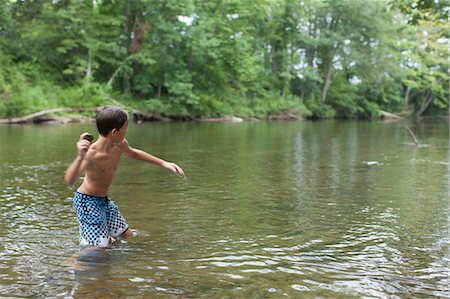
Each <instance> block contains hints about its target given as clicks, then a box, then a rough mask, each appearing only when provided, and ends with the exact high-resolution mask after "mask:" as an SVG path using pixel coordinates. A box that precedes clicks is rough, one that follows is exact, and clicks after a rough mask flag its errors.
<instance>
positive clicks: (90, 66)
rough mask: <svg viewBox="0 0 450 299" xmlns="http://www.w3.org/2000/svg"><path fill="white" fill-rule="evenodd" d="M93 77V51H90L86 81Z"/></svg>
mask: <svg viewBox="0 0 450 299" xmlns="http://www.w3.org/2000/svg"><path fill="white" fill-rule="evenodd" d="M91 77H92V50H91V49H89V50H88V61H87V66H86V77H85V79H86V81H89V80H90V79H91Z"/></svg>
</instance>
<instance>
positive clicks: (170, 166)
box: [164, 162, 185, 177]
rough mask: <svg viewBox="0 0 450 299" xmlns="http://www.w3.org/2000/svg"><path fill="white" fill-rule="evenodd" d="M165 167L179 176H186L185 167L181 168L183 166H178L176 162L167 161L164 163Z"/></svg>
mask: <svg viewBox="0 0 450 299" xmlns="http://www.w3.org/2000/svg"><path fill="white" fill-rule="evenodd" d="M164 167H165V168H166V169H168V170H170V171H172V172H173V173H174V174H176V175H177V176H180V177H184V176H185V175H184V171H183V169H181V167H180V166H178V165H177V164H175V163H171V162H166V163H165V165H164Z"/></svg>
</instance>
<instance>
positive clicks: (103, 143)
mask: <svg viewBox="0 0 450 299" xmlns="http://www.w3.org/2000/svg"><path fill="white" fill-rule="evenodd" d="M96 143H97V145H98V146H99V147H100V148H101V149H103V150H106V151H108V150H110V149H111V148H112V147H113V146H114V145H116V143H115V142H114V140H113V138H112V137H111V136H110V135H108V136H106V137H105V136H103V135H100V136H99V138H98V140H97V142H96Z"/></svg>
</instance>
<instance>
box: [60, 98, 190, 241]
mask: <svg viewBox="0 0 450 299" xmlns="http://www.w3.org/2000/svg"><path fill="white" fill-rule="evenodd" d="M96 122H97V129H98V132H99V133H100V135H99V138H98V140H97V141H96V142H94V143H93V144H91V142H90V141H89V140H86V139H83V138H82V137H80V140H79V141H78V142H77V149H78V155H77V157H76V158H75V160H74V161H73V162H72V164H71V165H70V166H69V168H68V169H67V171H66V173H65V175H64V180H65V181H66V183H68V184H71V185H73V184H74V183H75V181H76V180H77V179H78V178H79V177H80V175H81V174H82V173H83V172H85V177H84V180H83V183H82V184H81V185H80V187H79V188H78V190H77V191H76V192H75V194H74V197H73V198H74V206H75V210H76V212H77V218H78V222H79V224H80V244H81V245H82V246H100V247H106V246H108V243H109V237H110V236H111V237H113V238H117V237H123V238H129V237H132V236H133V232H132V231H131V229H130V228H129V227H128V225H127V223H126V222H125V219H124V218H123V216H122V214H121V213H120V212H119V210H118V208H117V206H116V205H115V204H114V203H113V202H112V201H111V200H109V199H108V197H107V194H108V189H109V186H110V185H111V183H112V181H113V179H114V175H115V173H116V169H117V166H118V164H119V160H120V157H121V155H122V154H126V155H127V156H129V157H131V158H133V159H136V160H141V161H145V162H149V163H152V164H156V165H158V166H161V167H163V168H166V169H168V170H170V171H172V172H173V173H175V174H176V175H178V176H184V172H183V170H182V169H181V168H180V167H179V166H178V165H176V164H174V163H170V162H167V161H164V160H162V159H159V158H157V157H155V156H152V155H150V154H148V153H146V152H144V151H141V150H139V149H135V148H132V147H130V146H129V145H128V142H127V140H126V139H125V134H126V132H127V129H128V115H127V113H126V112H125V111H124V110H123V109H121V108H118V107H111V106H108V107H104V108H102V109H101V110H100V111H99V112H98V113H97V116H96Z"/></svg>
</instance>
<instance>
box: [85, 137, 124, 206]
mask: <svg viewBox="0 0 450 299" xmlns="http://www.w3.org/2000/svg"><path fill="white" fill-rule="evenodd" d="M121 155H122V150H121V148H120V145H113V147H112V148H111V150H110V151H108V152H105V151H101V150H99V149H98V148H97V147H96V146H95V144H93V145H92V148H90V149H89V151H88V152H87V153H86V157H85V159H87V163H88V164H87V166H86V173H85V177H84V180H83V183H82V184H81V186H80V188H79V189H78V190H79V192H81V193H84V194H89V195H91V196H99V197H103V196H106V195H107V194H108V189H109V186H110V185H111V183H112V181H113V179H114V175H115V173H116V170H117V166H118V165H119V161H120V157H121Z"/></svg>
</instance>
